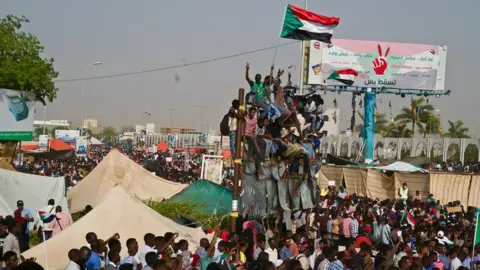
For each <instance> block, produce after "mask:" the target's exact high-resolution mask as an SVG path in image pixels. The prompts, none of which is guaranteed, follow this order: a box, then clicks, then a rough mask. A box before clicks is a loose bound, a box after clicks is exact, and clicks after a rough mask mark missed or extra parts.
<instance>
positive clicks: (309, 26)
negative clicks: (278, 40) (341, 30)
mask: <svg viewBox="0 0 480 270" xmlns="http://www.w3.org/2000/svg"><path fill="white" fill-rule="evenodd" d="M339 22H340V18H335V17H327V16H323V15H320V14H316V13H313V12H310V11H308V10H305V9H301V8H298V7H295V6H292V5H288V6H287V10H286V11H285V18H284V20H283V26H282V32H281V33H280V37H282V38H289V39H296V40H318V41H321V42H325V43H330V42H331V39H332V35H333V31H334V30H335V28H336V27H337V25H338V23H339Z"/></svg>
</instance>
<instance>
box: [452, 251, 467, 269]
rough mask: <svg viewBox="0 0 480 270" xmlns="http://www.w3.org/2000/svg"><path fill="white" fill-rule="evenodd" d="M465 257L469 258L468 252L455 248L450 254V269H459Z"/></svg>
mask: <svg viewBox="0 0 480 270" xmlns="http://www.w3.org/2000/svg"><path fill="white" fill-rule="evenodd" d="M457 254H458V255H457ZM465 258H467V254H465V252H463V251H457V249H454V250H453V251H452V252H451V254H450V261H451V263H450V270H457V269H458V268H459V267H461V266H462V262H463V260H465Z"/></svg>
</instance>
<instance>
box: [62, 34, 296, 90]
mask: <svg viewBox="0 0 480 270" xmlns="http://www.w3.org/2000/svg"><path fill="white" fill-rule="evenodd" d="M295 43H298V42H297V41H293V42H287V43H283V44H279V45H278V47H284V46H288V45H292V44H295ZM276 47H277V45H275V46H270V47H265V48H261V49H256V50H253V51H247V52H241V53H237V54H232V55H227V56H222V57H217V58H211V59H207V60H202V61H197V62H193V63H189V64H182V65H175V66H168V67H162V68H154V69H147V70H139V71H132V72H125V73H117V74H110V75H103V76H95V77H86V78H74V79H64V80H55V82H76V81H82V80H98V79H107V78H113V77H123V76H130V75H137V74H142V73H149V72H156V71H164V70H170V69H176V68H181V67H188V66H195V65H201V64H206V63H210V62H216V61H220V60H225V59H229V58H234V57H238V56H242V55H247V54H253V53H258V52H263V51H268V50H272V49H275V48H276Z"/></svg>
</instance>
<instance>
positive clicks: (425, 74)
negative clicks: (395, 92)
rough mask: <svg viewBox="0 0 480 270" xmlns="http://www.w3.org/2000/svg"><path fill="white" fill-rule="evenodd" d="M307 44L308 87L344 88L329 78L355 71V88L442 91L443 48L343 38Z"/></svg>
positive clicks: (444, 66)
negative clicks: (317, 85)
mask: <svg viewBox="0 0 480 270" xmlns="http://www.w3.org/2000/svg"><path fill="white" fill-rule="evenodd" d="M310 44H311V46H310V57H309V76H308V84H311V85H316V84H326V85H339V86H346V85H345V84H344V83H342V82H339V81H337V80H329V79H328V77H329V76H330V75H331V74H332V72H334V71H339V70H345V69H354V70H355V71H357V72H358V76H357V77H356V79H355V81H354V83H353V85H352V86H356V87H371V88H374V87H387V88H388V87H390V88H397V89H415V90H444V89H445V68H446V60H447V47H446V46H440V45H423V44H406V43H392V42H379V41H362V40H346V39H336V40H333V41H332V43H331V44H325V43H322V42H319V41H312V42H311V43H310Z"/></svg>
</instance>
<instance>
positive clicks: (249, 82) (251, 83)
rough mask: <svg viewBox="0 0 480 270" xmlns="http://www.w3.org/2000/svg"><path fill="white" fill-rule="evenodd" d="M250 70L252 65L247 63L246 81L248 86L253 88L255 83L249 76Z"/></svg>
mask: <svg viewBox="0 0 480 270" xmlns="http://www.w3.org/2000/svg"><path fill="white" fill-rule="evenodd" d="M249 70H250V63H249V62H247V65H246V66H245V80H247V82H248V85H250V86H252V85H253V81H252V80H250V76H248V71H249Z"/></svg>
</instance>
